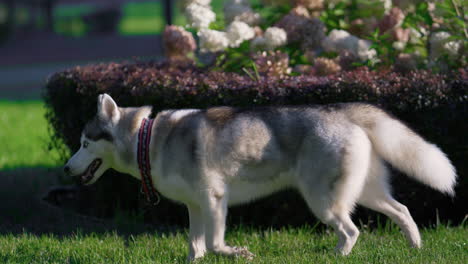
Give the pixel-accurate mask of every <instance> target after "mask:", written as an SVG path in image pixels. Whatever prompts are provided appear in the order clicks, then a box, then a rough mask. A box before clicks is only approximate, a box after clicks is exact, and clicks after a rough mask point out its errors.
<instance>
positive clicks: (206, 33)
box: [166, 0, 468, 78]
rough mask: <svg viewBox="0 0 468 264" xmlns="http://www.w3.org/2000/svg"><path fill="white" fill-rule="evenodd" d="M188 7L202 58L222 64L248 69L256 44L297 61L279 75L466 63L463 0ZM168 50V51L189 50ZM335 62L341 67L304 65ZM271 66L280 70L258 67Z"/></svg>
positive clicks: (188, 2) (299, 0)
mask: <svg viewBox="0 0 468 264" xmlns="http://www.w3.org/2000/svg"><path fill="white" fill-rule="evenodd" d="M183 8H184V11H185V14H186V16H187V20H188V25H187V27H188V28H191V31H192V32H195V33H194V34H196V35H197V36H198V37H199V39H198V41H199V50H198V52H197V55H198V58H199V61H200V62H203V63H205V64H207V65H208V66H214V67H217V68H218V69H220V70H225V71H226V70H227V71H234V72H238V73H243V72H246V69H248V68H249V67H252V63H255V61H256V60H258V56H257V55H256V54H257V52H262V51H275V50H276V51H278V50H279V51H280V52H281V53H282V54H283V55H282V56H283V57H284V56H288V63H289V65H287V67H286V68H291V69H293V70H292V71H290V73H289V74H279V75H278V74H274V76H276V77H281V78H284V77H286V76H288V75H290V74H293V75H294V74H305V73H307V74H318V73H319V72H320V74H334V73H336V72H338V71H341V70H345V71H346V70H350V69H352V68H354V67H356V66H360V65H366V66H368V67H371V68H374V69H377V68H388V67H393V68H394V69H395V70H398V71H408V70H414V69H417V68H432V69H435V70H440V71H448V70H450V69H453V68H459V67H466V66H467V57H468V56H467V52H468V48H467V38H468V33H467V29H466V28H467V25H466V15H465V9H466V8H467V6H466V5H463V4H462V2H461V1H460V0H439V1H436V0H434V1H429V2H427V1H416V0H414V1H403V0H393V1H392V0H375V1H368V0H292V1H286V0H256V1H249V0H226V1H224V8H223V14H219V15H220V16H218V17H217V14H215V13H214V12H213V10H212V8H211V0H185V1H184V5H183ZM222 18H224V19H222ZM189 31H190V30H189ZM171 41H172V42H174V44H175V42H177V41H178V40H177V39H176V38H173V40H170V41H169V42H171ZM244 43H247V44H244ZM172 46H173V47H177V46H178V45H172ZM179 46H180V45H179ZM185 46H187V47H188V46H189V45H185ZM191 46H192V45H190V47H191ZM166 50H167V51H168V52H169V54H168V56H169V57H171V56H173V54H187V53H186V52H179V53H177V52H175V51H173V50H170V49H166ZM207 57H208V58H211V59H210V60H204V59H201V58H207ZM239 57H244V58H243V59H240V58H239ZM256 58H257V59H256ZM318 58H320V59H319V60H318V61H319V62H316V61H315V60H316V59H318ZM324 62H327V63H325V64H324ZM332 64H336V65H335V66H339V67H335V66H334V67H332V68H333V69H334V70H326V71H315V70H313V71H310V70H305V71H304V69H310V68H316V66H318V65H322V66H320V67H324V65H328V66H330V65H332ZM296 66H297V67H296ZM262 67H263V66H262ZM332 68H330V69H332ZM296 69H302V70H300V71H296ZM337 70H338V71H337ZM267 72H270V73H271V72H276V70H272V71H264V72H262V73H261V74H267ZM267 75H268V76H271V75H270V74H267Z"/></svg>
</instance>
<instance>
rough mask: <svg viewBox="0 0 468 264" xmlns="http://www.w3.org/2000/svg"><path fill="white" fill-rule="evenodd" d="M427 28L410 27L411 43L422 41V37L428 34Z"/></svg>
mask: <svg viewBox="0 0 468 264" xmlns="http://www.w3.org/2000/svg"><path fill="white" fill-rule="evenodd" d="M427 34H428V33H427V30H426V29H425V28H423V27H420V28H418V29H417V30H416V29H415V28H412V27H411V28H410V35H409V43H411V44H418V43H420V42H421V39H422V38H423V37H425V36H427Z"/></svg>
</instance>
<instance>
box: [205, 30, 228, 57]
mask: <svg viewBox="0 0 468 264" xmlns="http://www.w3.org/2000/svg"><path fill="white" fill-rule="evenodd" d="M198 36H199V38H200V51H201V52H217V51H222V50H225V49H226V48H227V47H228V46H229V40H228V38H227V34H226V32H222V31H218V30H211V29H207V28H202V29H201V30H200V31H198Z"/></svg>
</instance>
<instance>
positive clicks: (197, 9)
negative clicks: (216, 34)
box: [185, 3, 216, 29]
mask: <svg viewBox="0 0 468 264" xmlns="http://www.w3.org/2000/svg"><path fill="white" fill-rule="evenodd" d="M185 13H186V15H187V20H188V21H189V23H190V25H191V26H192V27H194V28H197V29H202V28H208V26H209V25H210V24H211V22H213V21H215V19H216V14H215V13H214V12H213V10H211V8H210V7H209V6H204V5H199V4H196V3H191V4H189V5H188V6H187V7H186V8H185Z"/></svg>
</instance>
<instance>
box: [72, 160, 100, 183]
mask: <svg viewBox="0 0 468 264" xmlns="http://www.w3.org/2000/svg"><path fill="white" fill-rule="evenodd" d="M101 164H102V160H101V159H95V160H93V162H91V164H89V166H88V168H87V169H86V171H85V172H84V173H83V174H81V175H78V176H77V178H78V180H79V181H80V182H81V183H82V184H86V183H88V182H90V181H91V180H92V179H93V177H94V173H95V172H96V171H97V170H98V169H99V167H100V166H101Z"/></svg>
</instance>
